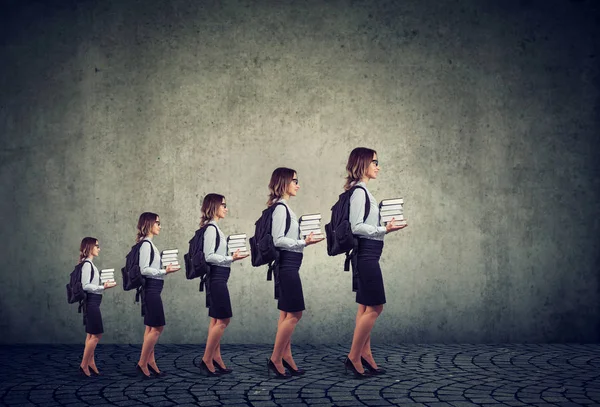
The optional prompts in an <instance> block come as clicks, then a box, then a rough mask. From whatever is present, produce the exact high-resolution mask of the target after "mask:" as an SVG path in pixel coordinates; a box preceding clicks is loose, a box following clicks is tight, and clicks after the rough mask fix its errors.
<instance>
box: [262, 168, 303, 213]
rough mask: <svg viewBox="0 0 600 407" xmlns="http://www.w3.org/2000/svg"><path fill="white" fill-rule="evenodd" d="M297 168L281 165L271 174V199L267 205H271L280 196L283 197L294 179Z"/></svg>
mask: <svg viewBox="0 0 600 407" xmlns="http://www.w3.org/2000/svg"><path fill="white" fill-rule="evenodd" d="M295 173H296V170H293V169H291V168H286V167H279V168H276V169H275V171H273V174H271V181H270V182H269V200H268V201H267V206H271V205H273V204H274V203H275V201H277V200H278V199H279V198H281V197H283V195H284V194H285V191H286V190H287V187H288V185H289V184H290V182H292V179H294V174H295Z"/></svg>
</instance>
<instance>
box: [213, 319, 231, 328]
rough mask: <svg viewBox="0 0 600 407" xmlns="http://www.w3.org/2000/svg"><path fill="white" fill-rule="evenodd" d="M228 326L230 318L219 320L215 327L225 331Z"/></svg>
mask: <svg viewBox="0 0 600 407" xmlns="http://www.w3.org/2000/svg"><path fill="white" fill-rule="evenodd" d="M227 325H229V318H227V319H217V322H216V323H215V327H216V328H218V329H225V328H227Z"/></svg>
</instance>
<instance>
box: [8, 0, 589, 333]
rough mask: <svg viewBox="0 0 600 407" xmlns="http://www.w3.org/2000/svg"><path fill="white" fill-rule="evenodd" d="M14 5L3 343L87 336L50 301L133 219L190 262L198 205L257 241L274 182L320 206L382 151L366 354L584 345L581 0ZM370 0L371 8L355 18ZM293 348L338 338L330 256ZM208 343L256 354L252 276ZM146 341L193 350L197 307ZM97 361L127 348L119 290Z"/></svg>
mask: <svg viewBox="0 0 600 407" xmlns="http://www.w3.org/2000/svg"><path fill="white" fill-rule="evenodd" d="M56 3H57V4H54V5H41V4H38V3H31V4H23V3H21V2H13V7H12V9H11V10H9V11H8V12H6V13H5V15H4V16H3V21H2V24H0V25H1V26H2V28H1V30H2V38H3V42H2V46H1V48H0V60H1V61H2V63H1V64H0V81H1V82H0V83H1V89H2V93H1V95H0V137H1V138H2V139H1V142H2V147H1V150H0V154H1V156H0V158H1V159H0V193H1V195H2V199H1V200H0V213H2V215H3V216H2V218H3V220H2V233H1V234H0V248H1V250H2V255H1V258H2V262H1V266H0V269H1V272H2V281H1V283H0V331H1V332H2V335H0V342H2V343H14V342H24V343H34V342H36V343H39V342H42V343H50V342H52V343H56V342H82V338H83V335H84V333H83V332H84V331H83V327H82V325H81V316H80V315H78V314H77V312H76V310H75V307H74V306H70V305H68V304H67V303H66V301H65V288H64V286H65V284H66V282H67V279H68V275H69V273H70V271H71V270H72V268H73V265H74V264H75V262H76V258H77V254H78V245H79V242H80V240H81V238H82V237H84V236H88V235H91V236H95V237H97V238H98V239H99V240H100V243H101V246H102V252H101V255H100V257H99V258H98V259H97V261H96V263H97V264H98V265H99V266H100V268H109V267H113V268H120V267H121V266H122V264H123V262H124V256H125V254H126V253H127V251H128V249H129V247H130V246H131V245H132V244H133V242H134V237H135V225H136V222H137V217H138V216H139V214H140V213H141V212H143V211H154V212H157V213H158V214H159V215H160V216H161V221H162V224H163V229H162V233H161V235H160V236H159V237H157V238H156V239H155V242H156V244H157V246H158V248H159V249H165V248H174V247H177V248H179V249H180V251H182V252H184V251H185V249H186V247H187V242H188V240H189V238H190V237H191V235H192V234H193V232H194V230H195V229H196V226H197V222H198V219H199V207H200V202H201V199H202V197H203V196H204V195H205V194H206V193H209V192H218V193H222V194H224V195H225V196H226V198H227V201H228V205H229V208H230V212H229V217H228V218H227V219H225V220H224V221H223V222H222V224H221V227H222V229H223V230H224V231H225V232H226V233H234V232H246V233H248V234H251V233H252V231H253V225H254V221H255V219H256V218H257V217H258V215H259V214H260V211H261V210H262V209H263V208H264V203H265V200H266V195H267V183H268V180H269V177H270V174H271V172H272V170H273V169H274V168H275V167H277V166H289V167H292V168H295V169H296V170H297V171H298V175H299V178H300V182H301V189H300V193H299V195H298V197H296V198H295V199H293V200H292V202H291V205H292V207H293V209H294V210H295V212H296V213H297V214H303V213H309V212H322V213H323V214H324V215H325V217H326V218H327V219H328V218H329V209H330V207H331V205H332V204H333V203H334V202H335V200H336V198H337V195H338V194H339V193H340V192H341V187H342V184H343V177H344V175H345V174H344V166H345V162H346V159H347V156H348V154H349V152H350V150H351V149H352V148H354V147H356V146H368V147H371V148H374V149H376V150H377V151H378V153H379V158H380V162H381V169H382V170H381V172H380V177H379V179H377V180H376V181H374V182H372V183H371V184H370V185H369V186H370V189H371V191H372V193H373V194H374V195H375V197H377V198H379V199H383V198H390V197H395V196H403V197H404V199H405V202H406V205H405V207H406V213H407V217H408V219H409V223H410V226H409V228H407V229H406V230H404V231H401V232H399V233H396V234H393V235H388V236H387V237H386V240H385V249H384V253H383V257H382V260H381V264H382V268H383V272H384V278H385V283H386V292H387V298H388V303H387V305H386V307H385V310H384V313H383V314H382V316H381V318H380V319H379V321H378V323H377V325H376V327H375V330H374V333H373V341H374V342H375V343H382V342H531V341H535V342H554V341H583V342H590V341H596V340H597V339H598V332H599V329H598V322H597V321H598V319H599V316H600V315H599V307H598V305H599V299H600V295H599V284H598V279H599V275H598V265H599V260H600V257H599V255H598V253H599V252H600V250H599V237H598V236H599V232H600V225H599V221H598V218H599V216H598V215H600V214H599V212H600V211H599V207H598V198H599V193H598V191H600V182H599V171H598V170H599V165H598V164H597V153H598V146H599V142H598V130H599V128H598V127H599V126H598V117H599V113H600V112H599V109H598V106H599V103H598V102H599V92H598V84H599V79H598V78H599V75H598V74H599V69H598V66H599V64H598V43H597V41H596V39H597V38H598V34H599V29H598V28H596V27H597V21H598V6H597V5H595V3H594V2H593V1H577V2H574V1H573V2H568V1H550V2H548V1H544V2H542V1H514V0H509V1H504V2H481V1H478V0H465V1H442V2H439V1H425V2H423V1H420V0H419V1H417V0H410V1H402V2H390V1H382V2H377V3H378V5H372V4H371V3H372V2H366V1H365V2H361V1H338V2H329V4H328V5H323V4H321V3H322V2H318V1H314V2H294V3H289V4H287V3H285V4H284V3H282V2H274V1H273V2H244V1H240V2H235V1H223V2H220V1H219V2H216V1H215V2H198V1H162V2H161V1H105V2H98V3H97V4H96V3H94V2H83V3H82V2H75V1H72V2H70V3H65V2H56ZM373 3H374V2H373ZM301 275H302V278H303V285H304V293H305V297H306V304H307V311H306V312H305V315H304V318H303V319H302V321H301V323H300V325H299V326H298V328H297V331H296V334H295V336H294V340H295V341H296V342H303V343H324V342H342V343H348V344H349V342H350V339H351V334H352V329H353V322H354V313H355V310H356V304H355V302H354V295H353V294H352V293H351V291H350V285H351V282H350V275H349V274H347V273H343V272H342V258H339V257H338V258H331V257H328V256H327V253H326V249H325V245H324V244H321V245H319V246H311V247H309V248H307V249H306V250H305V257H304V263H303V266H302V270H301ZM229 287H230V290H231V296H232V299H233V312H234V317H233V320H232V323H231V325H230V327H229V328H228V329H227V332H226V334H225V337H224V343H270V342H272V341H273V339H274V333H275V328H276V320H277V316H278V311H277V310H276V304H275V301H274V300H273V298H272V292H273V286H272V283H270V282H267V281H265V269H262V268H261V269H255V268H253V267H252V266H251V265H250V261H249V260H246V261H243V262H242V263H236V264H234V266H233V268H232V275H231V278H230V284H229ZM163 300H164V304H165V309H166V319H167V326H166V329H165V332H164V335H163V336H162V338H161V341H162V342H164V343H167V342H171V343H201V342H204V340H205V338H206V328H207V325H208V317H207V310H206V309H205V308H204V295H203V294H200V293H198V287H197V282H195V281H194V282H189V281H187V280H186V279H185V275H184V272H183V271H182V272H179V273H176V274H174V275H170V276H169V277H168V278H167V281H166V284H165V289H164V291H163ZM102 313H103V316H104V327H105V331H106V332H105V335H104V338H103V342H119V343H140V342H141V337H142V332H143V324H142V320H141V318H140V315H139V308H138V307H137V306H134V305H133V294H132V293H130V292H127V293H125V292H123V290H121V288H117V289H114V290H111V291H108V292H107V293H106V294H105V296H104V299H103V303H102Z"/></svg>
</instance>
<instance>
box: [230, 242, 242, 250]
mask: <svg viewBox="0 0 600 407" xmlns="http://www.w3.org/2000/svg"><path fill="white" fill-rule="evenodd" d="M227 246H228V247H229V248H230V249H231V248H236V249H238V248H240V247H246V245H245V244H244V243H235V244H231V243H230V244H228V245H227Z"/></svg>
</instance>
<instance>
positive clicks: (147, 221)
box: [135, 212, 158, 243]
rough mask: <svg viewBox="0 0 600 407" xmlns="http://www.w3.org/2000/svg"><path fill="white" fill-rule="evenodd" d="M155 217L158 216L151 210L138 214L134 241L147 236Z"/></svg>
mask: <svg viewBox="0 0 600 407" xmlns="http://www.w3.org/2000/svg"><path fill="white" fill-rule="evenodd" d="M156 218H158V215H157V214H155V213H153V212H144V213H142V214H141V215H140V218H139V219H138V224H137V236H136V237H135V242H136V243H138V242H139V241H140V240H142V239H143V238H145V237H146V236H148V233H150V229H152V226H153V225H154V224H155V223H156Z"/></svg>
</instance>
